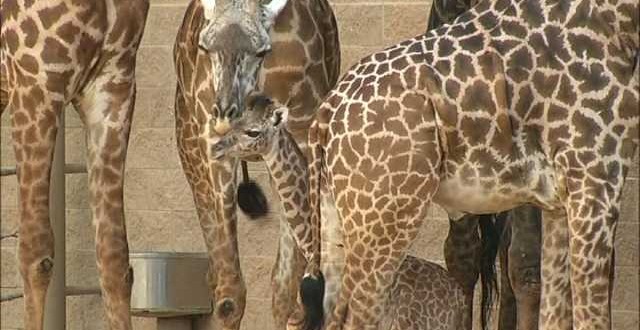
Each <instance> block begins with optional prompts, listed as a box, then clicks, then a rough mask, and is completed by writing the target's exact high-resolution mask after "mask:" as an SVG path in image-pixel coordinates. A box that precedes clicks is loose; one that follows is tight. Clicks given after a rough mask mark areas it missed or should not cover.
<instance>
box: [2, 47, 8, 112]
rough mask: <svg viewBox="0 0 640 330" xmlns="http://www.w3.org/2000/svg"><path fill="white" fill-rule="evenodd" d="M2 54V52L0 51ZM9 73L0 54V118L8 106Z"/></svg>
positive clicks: (3, 57) (5, 61)
mask: <svg viewBox="0 0 640 330" xmlns="http://www.w3.org/2000/svg"><path fill="white" fill-rule="evenodd" d="M0 52H2V51H0ZM8 76H9V71H8V69H7V60H6V58H5V56H4V52H3V54H0V117H2V114H3V113H4V110H5V109H6V108H7V105H8V104H9V77H8Z"/></svg>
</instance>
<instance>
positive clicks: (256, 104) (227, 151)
mask: <svg viewBox="0 0 640 330" xmlns="http://www.w3.org/2000/svg"><path fill="white" fill-rule="evenodd" d="M288 114H289V109H288V108H287V107H285V106H283V105H280V104H277V103H275V102H273V101H272V100H271V99H269V98H268V97H266V96H264V95H262V94H257V95H254V96H251V97H249V99H248V102H247V109H246V111H244V112H243V113H242V116H241V117H240V118H238V119H237V120H235V121H234V122H233V123H232V125H231V130H230V131H229V132H227V133H226V134H225V135H224V136H222V137H221V138H220V140H219V141H218V142H217V143H215V144H214V145H213V146H212V150H211V156H212V157H213V158H214V159H222V158H225V157H236V158H244V157H250V156H256V155H264V154H266V153H268V152H269V150H270V149H271V147H272V146H273V143H274V140H275V138H276V136H277V135H278V132H279V130H280V129H283V128H285V126H286V123H287V116H288Z"/></svg>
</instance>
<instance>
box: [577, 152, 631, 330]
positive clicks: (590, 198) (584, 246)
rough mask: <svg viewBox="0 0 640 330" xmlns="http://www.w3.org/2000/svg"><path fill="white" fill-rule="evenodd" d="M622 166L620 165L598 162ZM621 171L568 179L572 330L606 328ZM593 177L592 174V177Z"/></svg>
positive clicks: (615, 166) (608, 165) (622, 178)
mask: <svg viewBox="0 0 640 330" xmlns="http://www.w3.org/2000/svg"><path fill="white" fill-rule="evenodd" d="M602 168H607V169H622V168H623V166H622V164H619V163H615V162H612V163H609V164H606V166H605V165H602ZM623 172H626V171H624V170H612V171H611V173H606V174H607V175H605V173H599V172H598V171H587V170H582V171H580V172H579V174H577V173H576V174H577V175H575V177H573V178H572V179H573V180H567V181H568V184H567V188H568V189H567V190H568V192H569V196H568V203H567V213H568V221H569V258H570V264H571V290H572V292H573V325H574V329H576V330H586V329H592V330H601V329H611V315H610V313H611V309H610V307H611V306H610V303H611V297H610V296H611V290H610V289H611V286H612V282H611V278H612V276H611V275H612V272H613V267H614V264H613V244H614V237H615V230H616V225H617V222H618V216H619V214H620V196H621V192H622V186H623V183H624V177H623V174H622V173H623ZM594 176H595V178H594Z"/></svg>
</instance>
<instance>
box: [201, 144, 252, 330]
mask: <svg viewBox="0 0 640 330" xmlns="http://www.w3.org/2000/svg"><path fill="white" fill-rule="evenodd" d="M207 148H208V150H210V149H211V148H210V146H208V147H207ZM237 165H238V161H237V160H236V159H232V160H229V161H221V162H210V163H209V168H210V175H211V176H210V177H211V182H212V188H213V189H212V195H213V208H212V209H211V210H207V212H209V213H211V214H212V215H213V218H211V220H212V223H210V224H209V225H210V226H212V228H213V229H212V230H211V234H213V237H207V238H206V239H207V240H211V239H212V243H209V244H210V245H211V246H212V248H213V252H212V253H211V254H210V257H212V258H213V259H212V260H213V264H212V266H213V273H215V275H214V276H215V279H216V282H215V291H214V295H213V297H214V313H215V318H216V321H217V323H218V324H219V327H220V329H223V330H235V329H239V328H240V322H241V321H242V316H243V315H244V310H245V306H246V296H247V288H246V285H245V283H244V278H243V277H242V271H241V269H240V253H239V251H238V229H237V216H236V179H237V178H236V168H237ZM205 226H207V225H206V224H205Z"/></svg>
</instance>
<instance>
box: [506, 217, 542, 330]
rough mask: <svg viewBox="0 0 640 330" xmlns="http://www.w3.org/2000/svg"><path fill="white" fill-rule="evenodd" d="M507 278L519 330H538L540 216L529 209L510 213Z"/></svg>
mask: <svg viewBox="0 0 640 330" xmlns="http://www.w3.org/2000/svg"><path fill="white" fill-rule="evenodd" d="M509 215H510V217H512V218H513V219H512V220H511V222H510V223H511V232H512V234H511V244H510V246H509V250H508V255H509V256H508V258H509V266H508V272H509V278H510V281H511V287H512V288H513V292H514V294H515V300H516V304H515V305H516V310H517V312H516V313H517V324H518V329H519V330H535V329H538V314H539V310H540V245H541V242H540V240H541V222H540V218H541V212H540V210H539V209H538V208H537V207H535V206H532V205H525V206H520V207H518V208H515V209H513V210H512V211H511V212H510V214H509Z"/></svg>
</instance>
